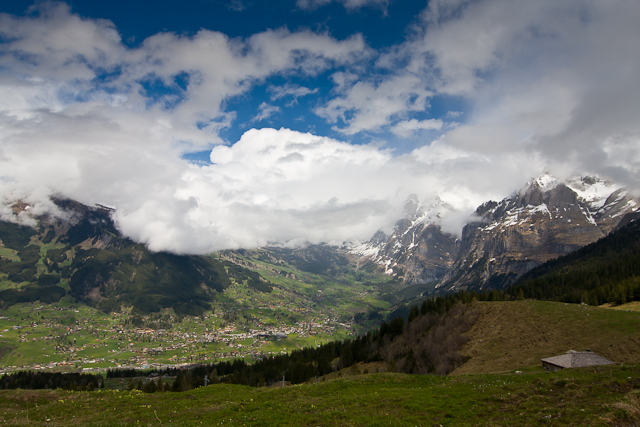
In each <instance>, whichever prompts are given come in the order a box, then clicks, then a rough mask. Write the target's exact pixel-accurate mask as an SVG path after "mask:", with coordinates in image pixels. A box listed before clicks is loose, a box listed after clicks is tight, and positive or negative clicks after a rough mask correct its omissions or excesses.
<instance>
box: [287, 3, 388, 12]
mask: <svg viewBox="0 0 640 427" xmlns="http://www.w3.org/2000/svg"><path fill="white" fill-rule="evenodd" d="M333 1H337V2H338V3H342V5H343V6H344V7H345V8H346V9H347V10H356V9H361V8H363V7H376V8H380V9H382V10H383V11H385V12H386V10H387V7H388V6H389V0H296V6H297V7H299V8H300V9H311V10H313V9H317V8H319V7H322V6H326V5H328V4H329V3H331V2H333Z"/></svg>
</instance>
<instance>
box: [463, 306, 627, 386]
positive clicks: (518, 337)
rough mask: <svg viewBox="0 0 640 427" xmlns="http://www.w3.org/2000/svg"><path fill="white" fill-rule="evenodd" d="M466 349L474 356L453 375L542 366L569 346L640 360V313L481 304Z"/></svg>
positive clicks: (616, 358)
mask: <svg viewBox="0 0 640 427" xmlns="http://www.w3.org/2000/svg"><path fill="white" fill-rule="evenodd" d="M475 307H476V310H478V313H479V317H478V321H477V322H476V324H475V325H474V326H473V327H472V328H471V330H470V331H469V332H468V333H467V336H468V338H469V341H468V343H467V344H466V345H465V347H464V348H463V350H462V352H463V353H464V354H466V355H468V356H471V359H470V360H469V361H468V362H467V363H465V364H464V365H463V366H461V367H460V368H458V369H456V370H455V371H454V372H453V374H454V375H456V374H469V373H489V372H506V371H510V370H515V369H521V368H524V367H529V366H539V365H540V359H541V358H544V357H549V356H556V355H559V354H562V353H566V352H567V351H568V350H576V351H584V350H586V349H591V351H593V352H595V353H598V354H600V355H601V356H604V357H606V358H608V359H610V360H613V361H614V362H616V363H640V313H638V312H624V311H618V310H610V309H606V308H600V307H593V306H588V305H585V304H565V303H559V302H547V301H509V302H479V303H476V305H475Z"/></svg>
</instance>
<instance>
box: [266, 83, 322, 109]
mask: <svg viewBox="0 0 640 427" xmlns="http://www.w3.org/2000/svg"><path fill="white" fill-rule="evenodd" d="M267 91H268V92H269V93H270V94H271V100H272V101H276V100H278V99H282V98H292V99H291V101H290V103H289V104H290V105H294V104H295V103H296V102H297V101H298V98H301V97H303V96H307V95H313V94H315V93H318V88H315V89H309V88H308V87H304V86H300V85H297V84H291V83H287V84H285V85H281V86H274V85H271V86H269V87H268V88H267Z"/></svg>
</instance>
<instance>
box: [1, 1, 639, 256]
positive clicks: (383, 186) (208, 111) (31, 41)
mask: <svg viewBox="0 0 640 427" xmlns="http://www.w3.org/2000/svg"><path fill="white" fill-rule="evenodd" d="M325 3H328V2H309V1H307V2H299V7H301V8H304V9H314V8H320V9H319V10H321V6H322V5H323V4H325ZM343 3H344V4H345V7H347V8H348V9H349V10H350V11H351V12H350V13H358V10H359V9H358V7H360V6H363V5H369V6H374V8H375V7H379V8H380V9H385V10H386V8H387V5H388V3H387V2H380V1H375V2H343ZM637 22H640V4H638V3H637V2H632V1H622V0H620V1H617V0H616V1H612V2H607V3H606V4H605V3H603V2H597V1H577V0H575V1H574V0H568V1H563V2H556V1H537V2H528V3H522V2H518V3H513V2H510V1H506V0H480V1H436V0H432V1H430V2H429V6H428V7H427V8H426V9H425V10H424V11H423V12H422V14H421V15H420V16H418V17H416V19H415V21H414V23H413V24H412V26H411V27H410V28H409V29H408V31H407V36H406V39H405V40H404V41H403V42H401V43H398V44H397V45H394V46H392V47H390V48H385V49H383V50H375V49H373V48H371V47H369V46H368V45H367V43H366V41H365V37H363V35H362V34H353V35H351V36H349V37H346V38H342V39H337V38H335V37H333V36H332V35H331V34H330V33H328V32H314V31H311V30H308V29H300V30H296V31H290V30H288V29H283V28H280V29H273V30H267V31H264V32H260V33H257V34H252V35H248V36H247V37H244V38H230V37H228V36H226V35H225V34H222V33H220V32H216V31H214V30H208V29H202V30H200V31H198V32H197V33H195V34H192V35H186V34H174V33H158V34H156V35H154V36H152V37H149V38H147V39H145V40H144V41H142V42H141V43H140V44H139V45H137V46H133V47H132V46H129V45H127V44H125V43H124V42H123V41H122V40H121V38H120V35H119V33H118V29H117V28H116V27H115V25H114V24H113V23H112V22H110V21H107V20H101V19H92V18H82V17H80V16H78V15H76V14H74V13H73V11H72V10H71V9H70V8H69V7H68V6H67V5H66V4H64V3H43V4H40V5H39V6H37V7H36V8H35V9H33V10H32V12H31V13H29V14H27V15H25V16H22V17H18V16H13V15H8V14H2V15H0V40H1V43H0V200H1V201H2V203H1V204H0V214H1V215H2V216H3V218H5V219H6V218H12V213H11V209H10V205H11V204H12V203H14V202H15V201H16V200H19V199H22V200H25V201H27V202H29V203H30V204H31V206H32V211H33V212H36V213H39V212H45V211H47V210H51V209H53V207H52V205H51V203H50V201H49V199H48V197H49V196H50V195H53V194H56V195H63V196H66V197H70V198H73V199H76V200H79V201H81V202H83V203H87V204H93V203H102V204H106V205H110V206H116V207H117V212H116V214H115V215H116V220H117V222H118V226H119V228H120V229H121V230H122V232H123V233H124V234H126V235H127V236H130V237H131V238H133V239H135V240H137V241H141V242H144V243H146V244H148V245H149V247H150V248H151V249H152V250H168V251H173V252H178V253H207V252H211V251H214V250H220V249H226V248H240V247H245V248H248V247H256V246H261V245H267V244H273V243H280V244H291V245H293V244H300V243H304V242H312V243H318V242H332V243H341V242H344V241H351V240H363V239H368V238H369V237H371V236H372V235H373V233H375V231H377V230H378V229H380V228H383V229H387V230H388V229H390V227H392V226H393V223H394V222H395V220H397V219H398V218H399V216H400V215H401V213H402V205H403V203H404V201H405V200H406V198H407V197H408V196H409V195H410V194H416V195H418V197H419V198H420V199H422V200H432V199H434V198H436V197H439V198H440V199H442V200H443V201H444V202H445V203H447V204H448V205H449V206H450V207H451V208H452V209H454V210H455V214H453V215H451V217H449V218H447V219H446V220H445V221H444V222H443V227H445V229H446V230H447V231H451V232H459V230H460V227H461V226H462V224H463V223H464V220H465V219H466V217H467V216H468V215H469V214H470V213H471V212H473V210H474V209H475V208H476V207H477V205H478V204H480V203H482V202H484V201H486V200H488V199H499V198H502V197H504V196H506V195H508V194H509V193H510V192H511V191H514V190H515V189H517V188H519V187H520V186H522V185H523V184H524V182H526V181H527V180H528V179H530V178H531V177H533V176H535V175H537V174H540V173H541V172H543V171H545V170H548V171H550V172H552V173H554V174H556V175H559V176H560V177H563V176H565V175H569V174H572V173H576V172H577V173H597V174H600V175H602V176H604V177H609V178H613V179H616V180H618V181H620V182H621V183H623V184H626V185H629V186H632V187H636V188H637V187H639V185H638V184H639V175H640V173H639V171H640V122H639V121H638V120H637V116H638V112H640V96H638V95H640V94H639V93H638V91H640V28H638V26H637ZM283 81H284V82H283ZM321 81H326V82H329V83H327V84H328V85H329V86H327V87H325V86H323V85H322V84H321V83H320V82H321ZM256 88H263V89H264V93H265V94H266V95H265V99H264V101H263V102H261V103H260V108H258V109H257V110H256V111H255V114H254V115H253V117H252V119H251V120H247V121H246V122H243V123H240V120H239V118H238V113H237V111H235V110H234V109H233V108H232V107H231V106H230V105H231V104H232V103H231V102H230V101H232V100H234V99H242V98H243V97H251V96H254V91H255V89H256ZM310 98H312V99H313V100H314V101H313V102H312V103H311V104H310V105H311V106H310V107H303V106H302V100H305V99H310ZM447 103H451V105H455V106H456V107H457V106H459V105H464V106H465V111H464V113H461V112H460V111H457V110H456V109H450V110H448V109H447V108H446V107H444V109H443V110H441V112H440V113H438V115H434V112H435V111H436V108H435V105H436V104H438V105H447ZM305 105H307V104H305ZM441 108H443V107H441ZM290 109H295V111H296V113H298V116H297V117H296V119H295V120H297V121H289V122H287V121H280V122H279V121H278V120H280V119H279V117H281V116H283V113H284V112H286V111H289V110H290ZM312 119H313V120H319V121H321V122H324V123H325V124H326V125H327V127H326V129H327V131H326V132H325V134H324V135H323V134H319V133H318V132H312V131H301V130H300V129H301V128H300V127H298V130H292V129H290V128H292V127H294V126H298V125H296V123H298V124H299V123H302V122H304V120H306V121H307V122H311V120H312ZM265 120H271V121H272V124H273V125H272V126H269V127H258V125H259V124H260V123H261V122H263V121H265ZM301 120H302V121H301ZM233 127H235V128H239V129H246V131H245V132H244V134H243V135H242V137H241V138H240V139H239V140H237V141H235V140H232V141H227V140H225V139H224V138H223V137H222V136H221V135H222V134H223V132H224V131H225V130H226V129H229V128H233ZM254 127H255V128H254ZM309 129H310V130H311V127H310V128H309ZM407 141H409V142H410V146H411V148H410V149H406V147H407ZM399 147H405V149H400V148H399ZM199 150H207V151H210V153H211V154H210V160H211V163H210V164H192V163H189V162H187V161H185V160H184V159H183V158H182V157H181V156H182V155H183V154H184V153H186V152H193V151H199Z"/></svg>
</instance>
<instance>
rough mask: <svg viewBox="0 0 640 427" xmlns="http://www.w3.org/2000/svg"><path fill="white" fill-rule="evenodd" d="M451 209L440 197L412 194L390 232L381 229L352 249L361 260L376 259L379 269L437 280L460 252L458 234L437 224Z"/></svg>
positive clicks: (403, 276) (404, 276) (417, 280)
mask: <svg viewBox="0 0 640 427" xmlns="http://www.w3.org/2000/svg"><path fill="white" fill-rule="evenodd" d="M449 211H451V208H450V207H449V206H447V205H446V204H445V203H443V202H442V201H441V200H439V199H437V200H434V201H433V202H431V203H428V204H425V203H421V202H420V200H418V197H417V196H415V195H412V196H411V197H409V199H408V200H407V201H406V202H405V205H404V215H403V219H401V220H399V221H398V222H397V223H396V225H395V228H394V230H393V232H392V233H391V234H390V235H386V234H385V233H383V232H382V231H379V232H378V233H376V234H375V235H374V236H373V238H371V240H369V241H368V242H365V243H363V244H360V245H358V246H355V247H352V248H350V252H351V253H353V254H355V255H357V256H361V257H362V258H361V264H362V263H364V262H373V263H375V264H376V265H377V266H378V269H379V270H381V271H384V272H385V273H386V274H389V275H392V276H394V277H397V278H399V279H402V280H404V281H405V282H407V283H427V282H432V281H435V280H438V279H440V278H442V276H443V275H444V274H445V273H446V272H447V270H448V269H449V267H450V266H451V264H452V263H453V261H454V260H455V257H456V254H457V253H458V241H457V239H456V237H455V236H453V235H451V234H448V233H444V232H442V230H441V228H440V226H439V225H438V219H439V218H440V217H441V216H443V215H446V214H447V212H449Z"/></svg>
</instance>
